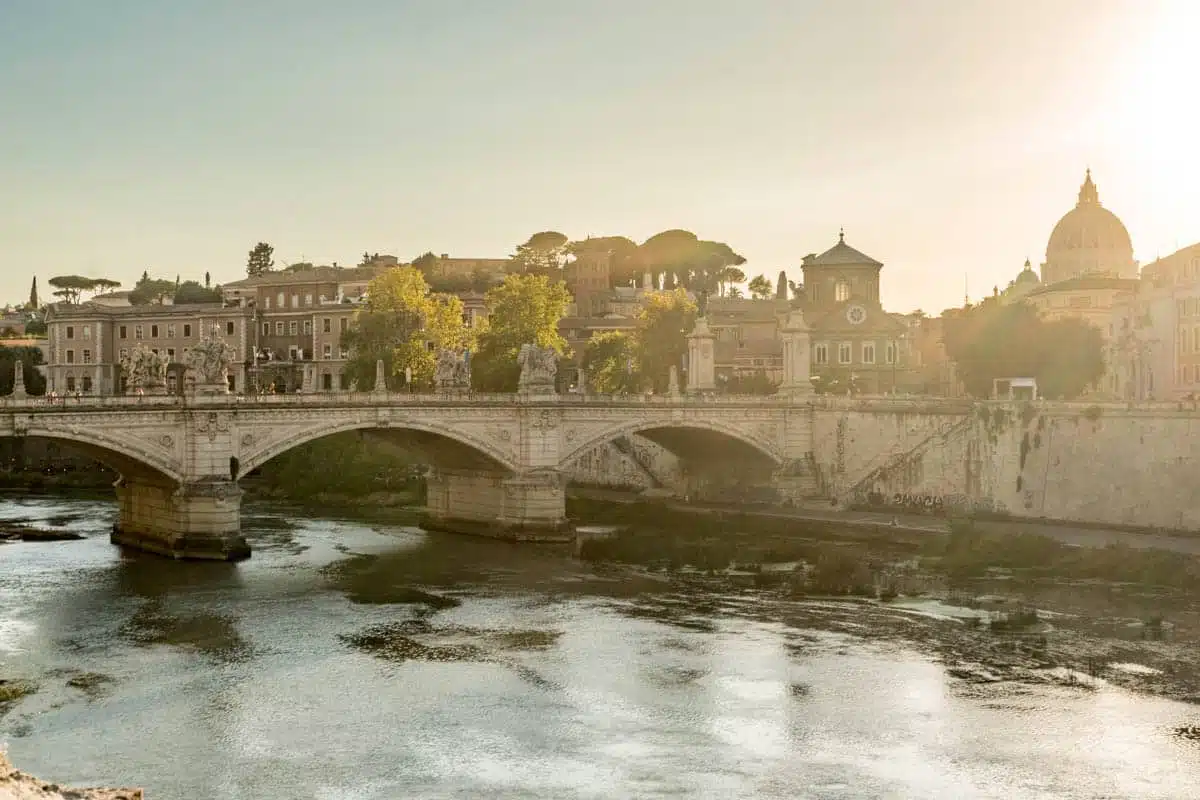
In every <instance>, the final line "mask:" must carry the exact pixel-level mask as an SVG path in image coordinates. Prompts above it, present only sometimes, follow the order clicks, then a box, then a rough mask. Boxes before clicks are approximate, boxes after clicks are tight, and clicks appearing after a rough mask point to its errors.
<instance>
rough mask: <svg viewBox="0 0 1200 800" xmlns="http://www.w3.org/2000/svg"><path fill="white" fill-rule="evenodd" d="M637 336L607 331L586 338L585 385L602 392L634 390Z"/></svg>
mask: <svg viewBox="0 0 1200 800" xmlns="http://www.w3.org/2000/svg"><path fill="white" fill-rule="evenodd" d="M637 348H638V337H636V336H630V335H628V334H625V333H622V332H621V331H608V332H607V333H602V334H600V335H599V336H593V337H592V338H591V339H589V340H588V343H587V347H585V348H584V351H583V370H584V372H585V373H587V382H588V387H589V388H590V389H592V390H594V391H597V392H601V393H603V394H620V393H624V392H636V391H637V389H638V386H639V384H640V380H641V378H640V372H639V369H638V355H637Z"/></svg>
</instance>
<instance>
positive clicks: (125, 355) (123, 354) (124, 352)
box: [119, 348, 129, 361]
mask: <svg viewBox="0 0 1200 800" xmlns="http://www.w3.org/2000/svg"><path fill="white" fill-rule="evenodd" d="M119 358H120V359H121V360H122V361H124V360H125V359H127V358H129V351H128V350H126V349H125V348H121V353H120V356H119Z"/></svg>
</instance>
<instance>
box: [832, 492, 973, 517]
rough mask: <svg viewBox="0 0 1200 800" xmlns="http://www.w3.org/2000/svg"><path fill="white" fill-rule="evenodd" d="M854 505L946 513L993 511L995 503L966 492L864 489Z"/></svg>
mask: <svg viewBox="0 0 1200 800" xmlns="http://www.w3.org/2000/svg"><path fill="white" fill-rule="evenodd" d="M852 502H853V504H854V505H860V506H867V507H870V508H875V509H880V510H888V511H906V512H922V513H926V514H944V513H947V512H960V513H964V512H965V513H969V512H974V511H992V510H994V508H995V504H994V503H993V502H992V501H991V500H990V499H988V498H984V497H970V496H969V495H965V494H958V493H951V494H922V493H915V492H894V493H886V492H878V491H863V492H859V493H857V495H856V496H855V497H854V498H852Z"/></svg>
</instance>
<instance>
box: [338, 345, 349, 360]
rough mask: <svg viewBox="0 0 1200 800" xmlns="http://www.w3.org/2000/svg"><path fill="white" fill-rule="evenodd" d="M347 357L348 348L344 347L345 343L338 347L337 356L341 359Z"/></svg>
mask: <svg viewBox="0 0 1200 800" xmlns="http://www.w3.org/2000/svg"><path fill="white" fill-rule="evenodd" d="M349 357H350V348H348V347H346V346H345V345H342V346H341V347H339V348H338V358H340V359H341V360H342V361H345V360H346V359H347V358H349Z"/></svg>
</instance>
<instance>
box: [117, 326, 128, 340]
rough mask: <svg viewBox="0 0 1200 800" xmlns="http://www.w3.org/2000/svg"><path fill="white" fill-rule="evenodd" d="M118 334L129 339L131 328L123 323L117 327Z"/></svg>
mask: <svg viewBox="0 0 1200 800" xmlns="http://www.w3.org/2000/svg"><path fill="white" fill-rule="evenodd" d="M117 335H118V336H120V337H121V338H122V339H128V338H129V328H128V327H126V326H124V325H122V326H121V327H120V328H118V329H117Z"/></svg>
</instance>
